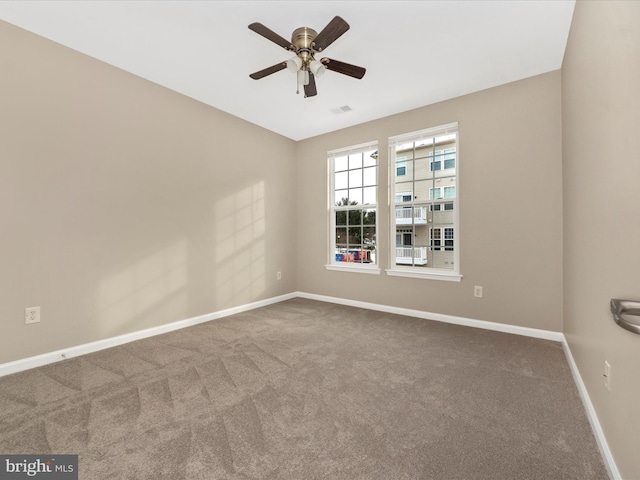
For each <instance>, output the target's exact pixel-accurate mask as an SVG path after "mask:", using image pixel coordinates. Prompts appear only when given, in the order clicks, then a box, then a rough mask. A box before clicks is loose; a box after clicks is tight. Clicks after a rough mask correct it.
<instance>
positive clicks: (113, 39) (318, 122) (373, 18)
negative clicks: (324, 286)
mask: <svg viewBox="0 0 640 480" xmlns="http://www.w3.org/2000/svg"><path fill="white" fill-rule="evenodd" d="M574 3H575V0H566V1H565V0H550V1H546V0H533V1H524V0H520V1H509V0H503V1H484V0H483V1H478V0H472V1H450V0H449V1H381V0H377V1H362V0H360V1H331V0H325V1H185V0H183V1H168V0H164V1H133V0H128V1H87V0H85V1H77V0H73V1H56V0H46V1H23V0H21V1H7V0H5V1H0V19H2V20H5V21H7V22H9V23H12V24H14V25H17V26H19V27H22V28H24V29H26V30H29V31H31V32H34V33H37V34H38V35H42V36H43V37H46V38H49V39H51V40H54V41H55V42H58V43H61V44H63V45H66V46H68V47H71V48H73V49H75V50H78V51H80V52H82V53H85V54H87V55H90V56H92V57H95V58H98V59H100V60H102V61H104V62H107V63H109V64H112V65H115V66H117V67H119V68H122V69H124V70H127V71H129V72H132V73H134V74H136V75H139V76H140V77H143V78H146V79H148V80H151V81H153V82H155V83H158V84H160V85H163V86H165V87H167V88H170V89H172V90H175V91H177V92H180V93H182V94H184V95H187V96H189V97H192V98H194V99H197V100H199V101H201V102H204V103H206V104H209V105H211V106H213V107H216V108H218V109H221V110H224V111H225V112H228V113H231V114H233V115H236V116H238V117H241V118H243V119H245V120H248V121H250V122H252V123H255V124H257V125H260V126H262V127H264V128H267V129H269V130H272V131H274V132H277V133H279V134H281V135H284V136H286V137H289V138H291V139H293V140H301V139H304V138H309V137H312V136H315V135H319V134H322V133H326V132H330V131H333V130H337V129H340V128H344V127H347V126H350V125H355V124H358V123H362V122H366V121H369V120H373V119H376V118H381V117H385V116H388V115H391V114H395V113H399V112H403V111H406V110H410V109H413V108H417V107H420V106H424V105H429V104H432V103H435V102H439V101H442V100H446V99H449V98H454V97H458V96H460V95H465V94H468V93H472V92H476V91H479V90H483V89H486V88H490V87H493V86H497V85H501V84H504V83H508V82H512V81H515V80H519V79H522V78H526V77H530V76H533V75H537V74H540V73H545V72H549V71H552V70H556V69H559V68H560V67H561V65H562V58H563V55H564V50H565V46H566V42H567V36H568V33H569V26H570V23H571V17H572V15H573V8H574ZM336 15H339V16H341V17H342V18H344V19H345V20H346V21H347V22H348V23H349V24H350V25H351V29H350V30H349V31H348V32H347V33H345V34H344V35H343V36H342V37H340V38H339V39H338V40H336V42H335V43H333V44H332V45H331V46H329V47H328V48H327V49H326V52H323V56H324V55H326V56H328V57H330V58H334V59H336V60H341V61H344V62H348V63H353V64H355V65H359V66H362V67H366V69H367V73H366V75H365V76H364V78H363V79H362V80H356V79H354V78H351V77H348V76H344V75H341V74H338V73H336V72H331V71H328V72H327V73H326V74H325V75H324V76H323V77H320V78H318V79H317V81H316V85H317V89H318V95H317V96H316V97H310V98H304V96H303V94H302V93H301V94H300V95H296V93H295V91H296V80H295V74H293V73H291V72H290V71H288V70H283V71H281V72H278V73H275V74H273V75H271V76H268V77H265V78H263V79H261V80H257V81H256V80H252V79H250V78H249V74H250V73H252V72H255V71H257V70H261V69H263V68H265V67H268V66H271V65H274V64H276V63H278V62H280V61H282V60H286V59H287V58H289V57H291V56H292V53H291V52H287V51H285V50H284V49H283V48H281V47H279V46H277V45H276V44H274V43H271V42H270V41H268V40H267V39H265V38H263V37H261V36H259V35H258V34H256V33H254V32H252V31H251V30H249V29H248V28H247V26H248V25H249V24H250V23H253V22H260V23H262V24H264V25H266V26H267V27H269V28H270V29H272V30H273V31H275V32H276V33H278V34H279V35H281V36H282V37H284V38H286V39H289V38H290V37H291V33H292V32H293V30H294V29H296V28H298V27H301V26H307V27H311V28H313V29H315V30H316V31H318V32H320V31H321V30H322V28H324V26H325V25H326V24H327V23H328V22H329V21H330V20H331V19H332V18H333V17H334V16H336ZM345 105H348V106H349V107H351V109H352V110H351V111H349V112H346V113H344V112H343V113H339V114H338V113H336V110H337V109H339V107H342V106H345Z"/></svg>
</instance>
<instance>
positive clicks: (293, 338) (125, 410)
mask: <svg viewBox="0 0 640 480" xmlns="http://www.w3.org/2000/svg"><path fill="white" fill-rule="evenodd" d="M0 453H2V454H10V453H22V454H27V453H33V454H42V453H57V454H62V453H70V454H79V471H80V478H81V479H91V480H93V479H117V478H123V479H124V478H127V479H172V480H177V479H216V480H217V479H300V480H307V479H331V480H341V479H344V480H347V479H348V480H353V479H381V480H382V479H384V480H400V479H545V480H549V479H576V480H586V479H605V478H607V474H606V471H605V469H604V466H603V463H602V460H601V457H600V455H599V453H598V449H597V446H596V444H595V440H594V437H593V434H592V432H591V430H590V427H589V424H588V421H587V418H586V415H585V413H584V408H583V406H582V404H581V402H580V398H579V396H578V392H577V389H576V387H575V384H574V383H573V380H572V378H571V373H570V370H569V367H568V365H567V362H566V359H565V357H564V354H563V351H562V347H561V345H560V344H559V343H555V342H550V341H545V340H538V339H531V338H525V337H519V336H515V335H508V334H503V333H497V332H491V331H484V330H479V329H473V328H467V327H460V326H455V325H447V324H441V323H437V322H430V321H425V320H420V319H415V318H410V317H403V316H398V315H391V314H384V313H379V312H373V311H369V310H363V309H357V308H351V307H343V306H338V305H333V304H327V303H321V302H315V301H311V300H304V299H294V300H290V301H287V302H282V303H279V304H275V305H271V306H268V307H264V308H260V309H257V310H253V311H251V312H248V313H243V314H238V315H235V316H232V317H227V318H224V319H221V320H216V321H213V322H209V323H206V324H202V325H199V326H195V327H191V328H188V329H183V330H180V331H177V332H172V333H168V334H165V335H161V336H157V337H153V338H150V339H146V340H141V341H138V342H134V343H130V344H127V345H123V346H120V347H116V348H112V349H108V350H103V351H100V352H97V353H93V354H90V355H86V356H83V357H78V358H73V359H70V360H66V361H64V362H60V363H56V364H53V365H49V366H45V367H41V368H37V369H33V370H30V371H26V372H22V373H18V374H15V375H11V376H6V377H2V378H0Z"/></svg>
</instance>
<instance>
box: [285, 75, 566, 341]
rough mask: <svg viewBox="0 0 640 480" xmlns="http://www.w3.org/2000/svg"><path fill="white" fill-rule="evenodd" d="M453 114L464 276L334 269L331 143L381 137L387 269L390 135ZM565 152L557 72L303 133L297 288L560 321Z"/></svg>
mask: <svg viewBox="0 0 640 480" xmlns="http://www.w3.org/2000/svg"><path fill="white" fill-rule="evenodd" d="M425 88H428V86H425ZM372 101H374V100H373V99H372ZM455 121H457V122H459V131H460V134H459V142H460V143H459V158H458V161H459V164H458V167H459V169H458V173H459V183H458V184H459V197H460V238H461V241H460V244H461V245H460V248H461V258H460V264H461V272H462V274H463V275H464V278H463V279H462V282H460V283H454V282H444V281H436V280H422V279H412V278H399V277H390V276H387V275H386V274H385V273H384V272H383V273H382V274H381V275H379V276H377V275H368V274H359V273H350V272H347V273H345V272H336V271H328V270H326V269H325V267H324V265H325V264H326V263H327V242H328V235H327V228H328V223H327V160H326V158H327V151H328V150H334V149H337V148H341V147H346V146H349V145H356V144H360V143H364V142H368V141H371V140H378V141H379V145H380V175H379V179H380V185H381V188H380V189H379V202H380V215H379V217H378V218H379V225H380V232H381V233H380V234H379V235H378V247H379V258H380V265H381V266H382V267H383V268H387V267H388V264H389V244H390V235H387V234H386V233H384V232H386V231H388V228H389V208H388V203H387V202H388V198H387V188H386V187H385V185H386V184H387V179H388V148H387V139H388V137H390V136H393V135H398V134H402V133H408V132H412V131H415V130H420V129H424V128H429V127H435V126H438V125H442V124H447V123H451V122H455ZM561 150H562V148H561V103H560V72H559V71H556V72H551V73H548V74H545V75H541V76H537V77H533V78H530V79H526V80H522V81H519V82H515V83H511V84H508V85H504V86H501V87H497V88H493V89H490V90H485V91H482V92H479V93H475V94H472V95H467V96H464V97H460V98H457V99H454V100H449V101H446V102H442V103H439V104H435V105H430V106H427V107H424V108H419V109H416V110H412V111H409V112H405V113H402V114H399V115H394V116H391V117H387V118H383V119H380V120H376V121H373V122H369V123H366V124H362V125H357V126H355V127H351V128H348V129H344V130H340V131H337V132H333V133H329V134H326V135H322V136H318V137H315V138H311V139H308V140H304V141H301V142H298V145H297V149H296V152H297V155H296V156H297V161H298V172H297V174H298V186H299V188H298V191H297V196H298V199H299V203H298V206H299V208H298V220H297V224H298V245H299V248H298V290H300V291H303V292H309V293H314V294H320V295H330V296H335V297H342V298H349V299H353V300H361V301H366V302H373V303H380V304H385V305H392V306H399V307H405V308H412V309H419V310H423V311H428V312H437V313H443V314H449V315H456V316H462V317H467V318H474V319H481V320H488V321H493V322H500V323H508V324H513V325H520V326H526V327H533V328H541V329H547V330H554V331H561V330H562V179H561V174H562V165H561ZM541 186H544V188H541ZM474 285H481V286H483V287H484V298H482V299H477V298H474V297H473V286H474Z"/></svg>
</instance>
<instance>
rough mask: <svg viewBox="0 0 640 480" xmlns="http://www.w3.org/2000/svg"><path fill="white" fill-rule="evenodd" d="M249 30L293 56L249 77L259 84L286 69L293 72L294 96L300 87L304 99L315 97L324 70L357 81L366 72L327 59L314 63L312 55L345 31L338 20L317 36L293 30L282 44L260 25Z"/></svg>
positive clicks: (344, 24) (310, 31)
mask: <svg viewBox="0 0 640 480" xmlns="http://www.w3.org/2000/svg"><path fill="white" fill-rule="evenodd" d="M249 29H250V30H253V31H254V32H256V33H257V34H258V35H262V36H263V37H264V38H266V39H267V40H271V41H272V42H273V43H276V44H278V45H280V46H281V47H282V48H284V49H285V50H289V51H291V52H294V53H295V54H296V56H295V57H292V58H290V59H289V60H286V61H284V62H280V63H277V64H275V65H273V66H271V67H267V68H265V69H263V70H260V71H258V72H255V73H252V74H251V75H249V76H250V77H251V78H253V79H254V80H259V79H261V78H264V77H266V76H267V75H271V74H272V73H276V72H279V71H280V70H284V69H285V68H289V70H291V71H293V72H297V81H298V90H297V91H296V93H299V92H300V90H299V87H300V85H302V86H303V87H304V96H305V98H306V97H313V96H314V95H317V94H318V91H317V89H316V81H315V77H320V76H321V75H323V74H324V72H325V70H331V71H334V72H338V73H342V74H343V75H348V76H350V77H354V78H357V79H361V78H362V77H364V74H365V72H366V69H365V68H362V67H358V66H356V65H351V64H350V63H344V62H340V61H338V60H333V59H331V58H326V57H324V58H321V59H320V60H316V59H315V54H316V53H320V52H322V51H323V50H324V49H326V48H327V47H328V46H329V45H331V44H332V43H333V42H335V41H336V40H337V39H338V38H340V37H341V36H342V35H343V34H344V33H345V32H346V31H347V30H349V24H348V23H347V22H345V21H344V20H343V19H342V18H340V17H334V18H333V20H331V21H330V22H329V23H328V25H327V26H326V27H324V29H322V31H321V32H320V33H317V32H316V31H315V30H313V29H311V28H309V27H300V28H297V29H295V30H294V31H293V34H292V35H291V41H288V40H286V39H285V38H283V37H281V36H280V35H278V34H277V33H275V32H274V31H273V30H270V29H269V28H267V27H265V26H264V25H262V24H261V23H257V22H256V23H252V24H251V25H249Z"/></svg>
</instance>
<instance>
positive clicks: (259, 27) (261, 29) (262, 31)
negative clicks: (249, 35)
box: [249, 22, 293, 50]
mask: <svg viewBox="0 0 640 480" xmlns="http://www.w3.org/2000/svg"><path fill="white" fill-rule="evenodd" d="M249 30H253V31H254V32H256V33H257V34H258V35H262V36H263V37H264V38H266V39H267V40H271V41H272V42H273V43H275V44H277V45H280V46H281V47H282V48H284V49H286V50H293V45H291V42H290V41H289V40H286V39H285V38H283V37H281V36H280V35H278V34H277V33H276V32H274V31H273V30H271V29H270V28H268V27H265V26H264V25H263V24H261V23H258V22H255V23H252V24H251V25H249Z"/></svg>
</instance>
